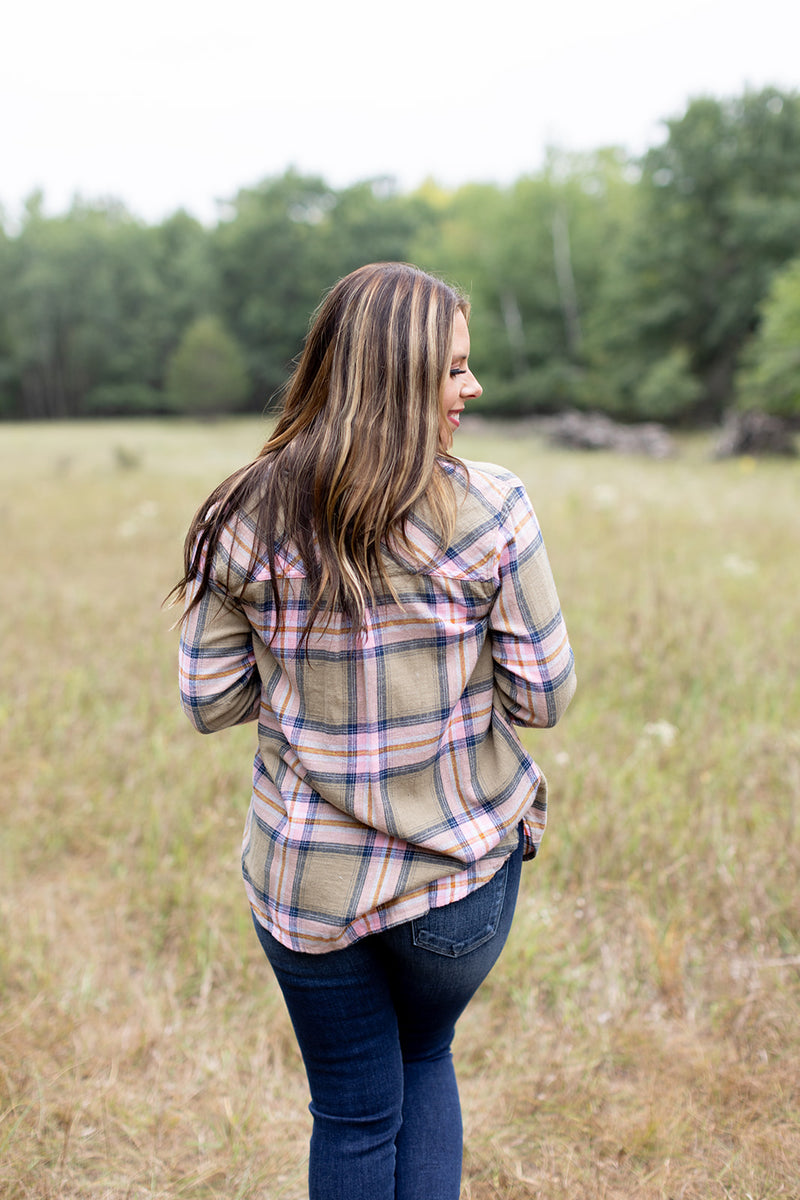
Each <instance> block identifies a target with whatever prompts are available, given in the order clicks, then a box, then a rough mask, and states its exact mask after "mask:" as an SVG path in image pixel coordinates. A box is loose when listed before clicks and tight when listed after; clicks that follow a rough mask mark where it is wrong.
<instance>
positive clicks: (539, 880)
mask: <svg viewBox="0 0 800 1200" xmlns="http://www.w3.org/2000/svg"><path fill="white" fill-rule="evenodd" d="M262 432H263V430H262V429H261V428H260V426H259V425H258V423H256V422H252V423H239V424H235V423H230V424H223V425H217V426H214V425H211V426H207V427H203V426H189V425H180V424H175V425H163V426H162V425H157V424H152V425H146V424H123V423H118V424H113V423H112V424H105V425H79V424H74V425H68V426H48V427H46V428H44V427H37V426H24V427H22V426H16V427H14V426H3V427H0V544H2V547H3V558H4V567H5V579H6V586H5V598H4V602H3V604H2V606H0V656H1V657H0V662H1V663H2V673H3V690H2V694H1V695H0V749H1V752H2V774H1V775H0V796H1V803H2V820H3V832H2V840H1V842H0V846H1V848H0V1196H2V1197H5V1198H8V1200H11V1198H13V1200H30V1198H36V1200H100V1198H104V1200H123V1198H125V1200H139V1198H144V1197H149V1198H156V1197H158V1198H163V1200H167V1198H169V1200H178V1198H183V1197H187V1198H192V1200H211V1198H220V1200H221V1198H223V1197H224V1198H225V1200H237V1198H238V1200H297V1198H298V1197H302V1196H303V1195H304V1193H305V1182H304V1179H305V1162H304V1159H305V1153H306V1139H307V1135H308V1125H309V1118H308V1115H307V1112H306V1107H305V1106H306V1102H307V1100H306V1093H305V1082H304V1078H303V1076H302V1071H301V1066H300V1063H299V1059H298V1054H297V1050H296V1048H295V1045H294V1040H293V1037H292V1035H291V1030H290V1027H289V1024H288V1020H287V1018H286V1016H285V1013H284V1011H283V1008H282V1005H281V1003H280V1000H279V997H278V995H277V992H276V988H275V985H274V984H273V981H272V979H271V977H270V974H269V970H268V968H267V967H266V964H265V962H264V961H263V959H262V956H261V951H260V949H259V947H258V945H257V943H256V940H255V938H254V936H253V935H252V932H251V929H250V925H249V917H248V913H247V910H246V905H245V901H244V895H243V891H242V888H241V885H240V882H239V878H238V844H239V838H240V829H241V825H242V820H243V816H244V810H245V807H246V803H247V795H248V776H249V760H250V756H251V753H252V749H253V744H252V731H251V730H248V729H246V728H245V729H238V730H231V731H229V732H227V733H226V734H222V735H219V736H218V737H215V738H210V739H200V738H198V736H197V735H196V734H194V733H193V731H192V730H191V729H190V728H189V726H188V724H187V723H186V722H185V719H184V718H183V717H182V715H181V714H180V713H179V711H178V707H177V701H176V684H175V640H176V635H175V634H174V633H172V632H170V631H169V624H170V620H171V618H170V616H169V615H167V614H166V613H163V612H161V611H160V609H159V602H160V600H161V598H162V596H163V595H164V593H165V592H166V591H167V589H168V588H169V587H170V585H171V584H172V583H173V582H174V579H175V577H176V574H177V572H178V569H179V560H180V550H181V543H182V538H183V533H184V530H185V528H186V526H187V524H188V521H189V518H190V517H191V514H192V512H193V510H194V508H195V507H196V505H197V503H199V501H200V499H201V498H202V497H203V496H204V495H205V494H206V492H207V491H208V489H209V488H210V486H211V485H212V484H213V483H215V482H217V481H218V479H219V478H221V477H222V475H223V474H224V473H226V472H227V471H228V470H229V469H232V468H233V467H234V466H236V465H238V464H239V463H240V462H242V461H244V459H245V458H246V457H248V456H249V455H250V454H251V453H252V452H253V451H254V450H255V449H256V448H257V446H258V444H259V442H260V439H261V436H262ZM459 449H460V452H461V453H463V454H464V455H465V456H468V457H473V458H480V459H491V460H494V461H500V462H504V463H506V464H507V465H508V466H510V467H512V468H513V469H515V470H517V471H518V472H519V473H520V474H521V475H522V476H523V478H524V479H525V480H526V482H527V484H528V486H529V489H530V491H531V494H532V496H533V498H534V503H535V505H536V507H537V509H538V512H539V515H540V518H541V520H542V523H543V526H544V529H545V534H546V538H547V541H548V546H549V548H550V553H551V558H552V560H553V563H554V568H555V574H556V578H557V580H558V583H559V590H560V593H561V597H562V602H563V605H564V609H565V612H566V615H567V618H568V622H569V626H570V631H571V634H572V638H573V642H574V645H575V649H576V655H577V659H578V666H579V694H578V697H577V699H576V701H575V703H574V705H573V708H572V709H571V710H570V712H569V713H568V715H567V717H566V718H565V721H564V723H563V724H562V725H561V726H560V727H558V728H557V729H555V730H553V731H549V732H548V733H545V734H537V735H535V736H532V741H533V744H534V746H535V753H536V754H537V757H538V758H539V760H540V761H541V763H542V765H543V766H544V767H545V769H546V770H547V772H548V775H549V776H550V780H551V790H552V806H551V826H550V830H549V831H548V834H547V837H546V840H545V843H544V847H543V851H542V855H541V857H540V859H539V860H538V861H537V862H536V863H535V864H533V865H530V866H528V867H527V868H526V870H525V873H524V876H523V891H522V896H521V901H520V908H519V913H518V918H517V921H516V924H515V926H514V930H513V933H512V937H511V941H510V944H509V946H508V947H507V950H506V952H505V954H504V956H503V959H502V960H501V964H500V966H499V967H498V968H497V970H496V971H495V973H494V974H493V976H492V977H491V978H490V980H489V982H488V983H487V984H486V985H485V987H484V989H483V990H482V991H481V993H480V994H479V996H478V997H477V998H476V1000H475V1001H474V1003H473V1005H472V1007H471V1008H470V1010H469V1011H468V1013H467V1014H466V1016H465V1017H464V1019H463V1021H462V1025H461V1028H460V1034H459V1038H458V1041H457V1047H456V1049H457V1059H458V1064H459V1072H460V1078H461V1085H462V1094H463V1100H464V1109H465V1124H466V1134H467V1147H468V1149H467V1156H466V1162H465V1173H464V1187H463V1196H464V1198H465V1200H467V1198H469V1200H490V1198H495V1197H503V1198H505V1200H529V1198H534V1197H536V1198H541V1200H567V1198H569V1200H575V1198H578V1200H582V1198H586V1200H601V1198H602V1200H622V1198H625V1200H631V1198H633V1197H636V1198H637V1200H656V1198H659V1200H668V1198H669V1200H679V1198H680V1200H701V1198H702V1200H708V1198H716V1197H720V1198H729V1200H748V1198H749V1200H772V1198H773V1197H779V1196H780V1197H799V1196H800V1167H799V1166H798V1164H800V1021H798V1015H800V1014H799V1011H798V1009H799V1006H798V1000H799V999H800V944H799V943H800V938H799V936H798V934H799V930H798V925H799V922H798V899H797V880H798V867H800V842H799V839H798V829H797V821H798V804H799V803H800V720H798V718H799V717H800V684H799V683H798V680H799V678H800V638H799V637H798V595H799V594H800V554H799V553H798V550H800V544H799V543H800V537H799V536H798V531H799V529H800V504H799V501H800V470H799V469H798V468H797V466H796V465H793V464H790V463H769V464H766V463H758V464H755V463H752V462H746V461H745V462H732V463H727V464H721V463H713V464H712V463H710V462H709V461H707V459H706V458H705V453H704V452H705V447H704V446H703V444H702V443H701V442H699V441H691V442H688V443H687V444H686V445H685V446H684V447H683V451H682V454H681V455H680V456H679V458H678V459H676V460H675V461H672V462H667V463H658V464H654V463H644V462H639V461H636V460H629V459H623V458H618V457H614V456H611V455H605V454H602V455H596V456H592V457H583V456H573V455H569V454H567V453H561V452H555V451H553V450H551V449H547V448H545V447H544V446H543V445H542V444H541V443H540V442H538V441H537V440H535V439H534V438H531V437H524V436H522V437H521V436H516V435H515V436H514V437H511V436H508V435H505V436H504V435H502V434H501V433H498V432H496V431H493V430H491V429H489V430H481V429H479V428H475V429H474V430H473V431H471V432H470V431H467V430H465V431H463V433H462V434H461V435H460V440H459ZM354 1200H355V1198H354ZM431 1200H435V1198H433V1197H432V1198H431Z"/></svg>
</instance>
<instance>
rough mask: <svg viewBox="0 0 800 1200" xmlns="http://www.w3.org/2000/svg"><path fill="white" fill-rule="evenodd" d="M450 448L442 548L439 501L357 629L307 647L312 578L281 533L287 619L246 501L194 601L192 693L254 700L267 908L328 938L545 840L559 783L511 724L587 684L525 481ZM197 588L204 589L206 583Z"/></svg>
mask: <svg viewBox="0 0 800 1200" xmlns="http://www.w3.org/2000/svg"><path fill="white" fill-rule="evenodd" d="M466 466H467V468H468V475H467V473H466V472H465V471H464V470H463V469H461V468H460V467H455V466H453V465H452V464H449V463H445V464H444V469H445V470H446V471H447V472H448V473H449V474H450V476H451V479H452V482H453V486H454V488H455V490H456V494H457V497H458V512H457V520H456V530H455V534H454V537H453V538H452V540H451V543H450V545H449V546H448V547H447V549H446V550H445V551H444V552H442V550H441V549H440V548H439V546H438V543H437V539H436V536H435V534H434V531H433V530H432V528H431V525H430V521H429V513H428V512H427V510H426V506H425V504H424V503H422V504H420V505H418V506H417V508H416V509H415V511H414V512H413V514H412V516H411V518H410V520H409V522H408V535H409V542H410V545H411V547H412V548H413V551H414V553H413V554H409V553H408V551H406V550H403V549H398V548H397V547H394V548H393V551H392V554H391V555H387V556H386V560H385V561H386V567H387V572H388V575H389V577H390V579H391V581H392V584H393V586H394V588H395V590H396V592H397V596H398V599H399V604H398V601H397V600H395V599H394V597H392V596H391V594H389V593H387V594H379V595H378V597H377V599H376V603H375V604H374V605H373V606H372V608H371V609H370V610H369V612H368V613H367V624H366V631H365V633H364V635H363V636H362V637H361V639H360V640H359V641H358V642H357V643H355V644H354V643H353V641H352V639H351V638H350V636H349V633H348V631H347V629H346V627H344V626H343V624H342V622H341V621H339V620H337V618H336V617H335V616H334V618H333V619H332V620H331V622H330V624H329V625H328V626H327V628H325V629H322V627H320V631H319V632H317V631H316V630H315V631H314V632H313V633H312V636H311V637H310V639H309V641H308V652H307V654H306V653H305V651H304V650H301V649H300V648H299V643H300V636H301V633H302V630H303V625H304V622H305V616H306V613H307V611H308V604H309V593H308V584H307V580H306V578H305V573H304V570H303V566H302V562H301V561H300V560H299V558H298V556H297V555H296V553H295V552H293V550H292V548H291V546H289V547H288V548H287V547H286V546H285V545H284V546H282V548H281V549H280V551H279V554H278V559H277V563H276V573H277V574H278V575H279V578H278V586H279V590H280V597H281V605H282V610H281V615H280V621H279V623H278V628H277V629H276V628H275V614H274V602H273V596H272V590H271V583H270V577H269V571H268V566H267V556H266V550H265V547H264V546H263V544H262V543H260V542H259V541H258V539H257V535H256V533H255V529H254V525H253V522H252V520H251V519H250V517H249V516H248V515H247V514H246V513H242V514H240V515H239V516H238V518H237V520H236V521H234V522H232V523H231V525H230V526H229V527H228V528H227V530H226V532H225V536H224V537H223V538H222V539H221V542H220V545H219V547H218V550H217V554H216V558H215V562H214V564H213V570H212V577H211V587H210V589H209V590H208V592H207V593H206V595H205V597H204V598H203V600H202V602H201V603H200V604H199V605H198V606H196V607H195V608H194V609H193V610H192V611H191V612H190V613H189V615H188V616H187V617H185V618H184V622H183V627H182V635H181V647H180V689H181V701H182V704H183V707H184V709H185V712H186V714H187V715H188V717H189V718H190V720H191V721H192V723H193V724H194V725H195V727H196V728H197V729H198V730H200V731H201V732H203V733H210V732H212V731H214V730H217V729H221V728H224V727H226V726H228V725H234V724H238V723H240V722H243V721H249V720H256V719H257V720H258V751H257V753H256V756H255V762H254V770H253V790H252V796H251V801H250V808H249V812H248V815H247V821H246V824H245V831H244V840H243V850H242V866H243V874H244V882H245V888H246V891H247V895H248V898H249V901H250V904H251V906H252V909H253V912H254V914H255V917H256V919H257V920H258V921H260V922H261V924H262V925H264V926H265V927H266V928H267V929H268V930H269V931H270V933H271V934H272V935H273V936H274V937H276V938H277V939H278V940H279V941H280V942H282V943H283V944H284V945H286V946H289V947H291V948H293V949H298V950H303V951H308V952H311V953H321V952H324V951H328V950H334V949H338V948H340V947H343V946H346V945H349V944H350V943H351V942H353V941H355V940H356V939H357V938H359V937H363V936H365V935H366V934H369V933H373V932H375V931H377V930H380V929H385V928H387V927H389V926H391V925H395V924H398V923H400V922H401V921H407V920H410V919H412V918H414V917H417V916H420V915H422V914H424V913H425V912H427V911H428V909H429V908H433V907H438V906H440V905H443V904H447V903H449V902H451V901H453V900H457V899H459V898H460V897H462V896H464V895H466V894H467V893H468V892H470V891H472V890H473V889H474V888H476V887H478V886H480V885H481V884H482V883H485V882H486V881H487V880H488V879H490V878H491V877H492V875H493V874H494V873H495V872H496V871H497V870H498V869H499V867H500V866H501V865H502V863H503V862H504V861H505V859H506V858H507V857H508V855H509V854H510V853H511V851H512V850H513V849H514V847H515V846H516V844H517V839H518V826H519V823H520V821H522V822H523V828H524V834H525V857H526V858H530V857H533V855H535V853H536V849H537V847H538V843H539V841H540V840H541V837H542V833H543V831H544V826H545V820H546V807H547V805H546V798H547V785H546V782H545V779H544V776H543V775H542V773H541V772H540V770H539V769H538V767H537V766H536V764H535V762H534V761H533V759H532V758H531V756H530V755H529V754H528V752H527V751H526V750H525V748H524V747H523V746H522V744H521V743H520V740H519V738H518V736H517V734H516V731H515V729H514V725H515V724H519V725H527V726H540V727H541V726H549V725H553V724H555V722H556V721H557V720H558V719H559V717H560V716H561V714H562V713H563V712H564V710H565V708H566V707H567V705H568V703H569V701H570V700H571V698H572V695H573V692H574V690H575V673H574V665H573V655H572V650H571V648H570V644H569V641H568V638H567V632H566V628H565V625H564V622H563V619H562V616H561V611H560V607H559V602H558V597H557V595H556V590H555V585H554V583H553V578H552V574H551V571H550V566H549V563H548V559H547V553H546V550H545V547H544V542H543V540H542V535H541V531H540V529H539V525H538V522H537V520H536V517H535V514H534V512H533V509H532V507H531V503H530V500H529V499H528V496H527V494H526V492H525V489H524V487H523V485H522V484H521V483H520V481H519V480H518V479H517V478H515V477H514V476H513V475H511V474H510V473H509V472H507V471H505V470H503V469H501V468H499V467H495V466H492V465H489V464H477V463H467V464H466ZM192 594H193V593H192V591H191V589H190V591H189V598H191V595H192Z"/></svg>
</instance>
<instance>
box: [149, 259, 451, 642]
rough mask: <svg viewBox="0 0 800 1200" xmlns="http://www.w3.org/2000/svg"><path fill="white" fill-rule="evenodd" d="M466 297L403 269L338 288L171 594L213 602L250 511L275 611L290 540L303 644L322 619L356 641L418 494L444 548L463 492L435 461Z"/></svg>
mask: <svg viewBox="0 0 800 1200" xmlns="http://www.w3.org/2000/svg"><path fill="white" fill-rule="evenodd" d="M459 310H460V311H461V312H462V313H463V314H464V316H465V317H468V316H469V305H468V303H467V301H466V299H465V298H464V297H463V296H462V295H460V294H459V293H458V292H456V291H454V290H453V289H452V288H451V287H449V286H448V285H447V284H445V283H443V282H442V281H441V280H440V279H437V278H435V277H434V276H431V275H428V274H426V273H425V272H423V271H420V270H419V269H418V268H416V267H412V266H409V265H408V264H406V263H373V264H371V265H369V266H365V267H361V268H360V269H359V270H357V271H353V272H352V274H350V275H347V276H345V278H344V279H341V280H340V281H339V282H338V283H337V284H336V285H335V286H334V287H333V288H332V289H331V290H330V292H329V293H328V295H327V296H326V297H325V299H324V300H323V302H322V304H321V305H320V307H319V308H318V309H317V312H316V313H315V315H314V318H313V320H312V324H311V328H310V330H309V333H308V336H307V338H306V341H305V346H304V349H303V352H302V354H301V356H300V359H299V362H298V364H297V367H296V369H295V371H294V373H293V375H292V376H291V378H290V380H289V382H288V384H287V386H286V389H285V392H284V398H283V404H282V409H281V413H280V416H279V419H278V422H277V424H276V426H275V429H274V432H273V433H272V435H271V437H270V438H269V440H268V441H267V443H266V445H265V446H264V447H263V449H262V450H261V453H260V454H259V456H258V458H257V459H256V460H255V461H254V462H252V463H250V464H249V465H248V466H246V467H243V468H242V469H241V470H239V471H237V472H235V473H234V474H233V475H231V476H230V477H229V478H228V479H226V480H225V481H224V482H223V483H221V484H220V485H219V487H217V488H216V489H215V490H214V491H213V492H212V493H211V495H210V496H209V497H208V499H207V500H206V501H205V502H204V503H203V504H202V505H201V506H200V508H199V510H198V512H197V513H196V514H195V517H194V519H193V521H192V524H191V526H190V528H189V532H188V534H187V537H186V543H185V547H184V575H183V578H182V579H181V581H180V582H179V583H178V584H177V585H176V587H175V588H174V589H173V591H172V592H171V593H170V595H171V597H172V598H173V600H174V601H175V602H179V601H185V599H186V595H187V588H188V585H189V584H190V582H192V581H196V582H197V586H196V587H195V588H193V589H192V600H191V606H193V605H195V604H198V603H199V602H200V600H201V599H202V597H203V595H204V594H205V592H206V590H207V588H208V585H209V579H210V576H211V570H212V565H213V559H214V554H215V551H216V549H217V545H218V543H219V540H220V536H221V535H222V532H223V529H224V528H225V526H226V524H227V523H228V522H230V521H232V520H233V521H234V522H235V520H236V519H237V516H238V515H239V514H241V513H242V512H244V511H247V512H248V514H249V515H250V517H251V519H253V520H254V521H255V527H256V530H257V533H258V535H259V537H260V539H261V540H262V541H263V542H264V544H265V549H266V553H267V558H268V562H269V568H270V578H271V581H272V593H273V597H274V603H275V608H276V624H277V618H278V617H279V614H280V597H279V592H278V585H277V580H276V573H275V555H276V549H277V547H278V546H279V545H280V544H282V543H283V544H285V543H288V542H291V543H292V544H293V545H294V546H295V547H296V548H297V551H298V552H299V554H300V557H301V558H302V560H303V564H304V567H305V570H306V573H307V576H308V582H309V586H310V595H311V603H310V606H309V611H308V619H307V622H306V625H305V628H304V632H303V640H304V641H307V639H308V635H309V633H310V631H311V628H312V626H313V625H314V623H315V621H316V620H317V618H318V617H321V618H322V619H323V620H329V619H330V616H331V614H332V613H333V612H334V611H339V612H341V613H343V614H344V616H345V618H346V620H347V622H348V624H349V627H350V630H351V632H352V633H353V635H354V636H355V635H356V634H357V633H358V632H359V631H360V630H361V629H363V626H364V619H365V613H366V610H367V608H368V606H369V605H370V604H371V603H372V602H373V601H374V598H375V582H376V580H380V581H381V582H382V584H383V585H384V586H386V587H388V588H391V585H390V584H389V582H388V579H387V576H386V573H385V569H384V565H383V560H382V547H384V548H385V547H386V546H387V545H388V544H389V543H390V542H391V540H392V539H393V538H397V537H399V538H401V539H402V540H405V529H406V520H407V517H408V515H409V513H410V511H411V509H412V507H413V506H414V504H415V503H416V502H417V501H419V500H420V499H421V498H422V497H423V496H424V497H425V499H426V501H427V504H428V506H429V510H430V517H431V519H432V520H433V522H434V526H435V527H436V528H437V531H438V532H439V534H440V537H441V540H442V543H443V544H446V543H447V541H448V540H449V538H450V537H451V536H452V531H453V526H454V522H455V495H454V492H453V489H452V486H451V484H450V481H449V477H448V476H447V475H446V473H445V472H444V471H442V469H441V467H440V466H439V464H438V462H437V459H441V458H449V455H448V454H447V448H446V447H445V446H443V445H442V444H441V441H440V409H439V396H440V389H441V385H442V382H443V380H444V378H445V375H446V372H447V370H448V369H449V363H450V354H451V348H452V340H453V321H454V318H455V315H456V312H457V311H459Z"/></svg>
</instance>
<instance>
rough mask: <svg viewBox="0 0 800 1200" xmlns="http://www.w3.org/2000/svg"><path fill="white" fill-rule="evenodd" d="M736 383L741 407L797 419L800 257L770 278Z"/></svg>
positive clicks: (799, 413)
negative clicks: (756, 329) (755, 330)
mask: <svg viewBox="0 0 800 1200" xmlns="http://www.w3.org/2000/svg"><path fill="white" fill-rule="evenodd" d="M736 382H737V402H738V406H739V407H740V408H745V409H760V410H761V411H762V412H767V413H770V414H772V415H773V416H780V417H800V258H796V259H794V260H793V261H792V262H790V263H789V264H788V265H787V266H786V267H785V268H784V269H783V270H782V271H780V272H779V273H778V274H777V275H775V277H774V278H773V281H772V286H771V287H770V290H769V293H768V295H767V298H766V299H765V301H764V303H763V305H762V306H761V325H760V326H759V329H758V331H757V333H756V334H755V336H754V338H753V340H752V342H751V343H750V346H749V347H748V349H747V351H746V353H745V355H744V364H743V367H742V370H741V371H740V372H739V375H738V376H737V380H736Z"/></svg>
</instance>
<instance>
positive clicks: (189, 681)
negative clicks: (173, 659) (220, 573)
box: [179, 584, 261, 733]
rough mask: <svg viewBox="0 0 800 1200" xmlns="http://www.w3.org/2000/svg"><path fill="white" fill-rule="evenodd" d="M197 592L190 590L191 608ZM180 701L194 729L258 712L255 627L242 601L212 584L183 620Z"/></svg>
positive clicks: (208, 730) (251, 717) (224, 724)
mask: <svg viewBox="0 0 800 1200" xmlns="http://www.w3.org/2000/svg"><path fill="white" fill-rule="evenodd" d="M193 595H194V591H193V589H189V591H188V594H187V607H188V605H189V604H190V603H191V600H192V597H193ZM179 679H180V698H181V705H182V707H183V710H184V712H185V713H186V715H187V717H188V718H189V720H190V721H191V722H192V724H193V725H194V727H195V729H197V730H199V731H200V733H213V732H215V731H216V730H218V729H225V728H226V727H227V726H229V725H240V724H242V723H243V722H244V721H252V720H255V718H256V717H257V716H258V711H259V705H260V700H261V679H260V676H259V673H258V667H257V666H256V658H255V653H254V651H253V631H252V628H251V626H250V623H249V621H248V619H247V617H246V616H245V614H244V612H243V611H242V607H241V605H240V603H239V602H238V600H236V599H234V598H232V597H231V596H229V595H227V594H225V593H224V592H223V591H222V590H221V589H220V588H219V587H218V585H215V584H212V585H211V586H210V587H209V589H208V590H207V591H206V593H205V595H204V596H203V599H202V600H201V601H200V603H199V604H197V605H195V606H194V608H192V609H191V610H190V611H188V612H187V615H186V616H185V617H184V619H183V624H182V627H181V639H180V650H179Z"/></svg>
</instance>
